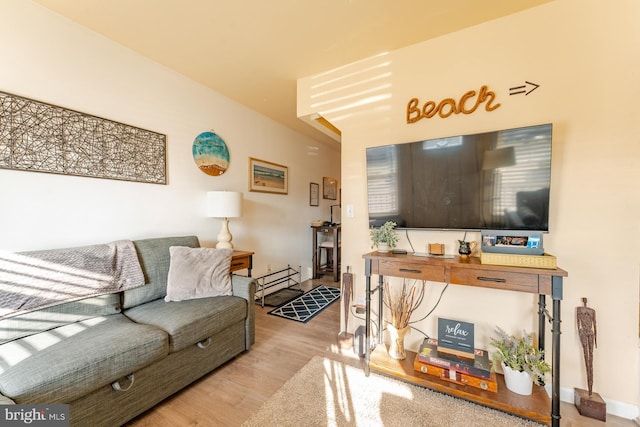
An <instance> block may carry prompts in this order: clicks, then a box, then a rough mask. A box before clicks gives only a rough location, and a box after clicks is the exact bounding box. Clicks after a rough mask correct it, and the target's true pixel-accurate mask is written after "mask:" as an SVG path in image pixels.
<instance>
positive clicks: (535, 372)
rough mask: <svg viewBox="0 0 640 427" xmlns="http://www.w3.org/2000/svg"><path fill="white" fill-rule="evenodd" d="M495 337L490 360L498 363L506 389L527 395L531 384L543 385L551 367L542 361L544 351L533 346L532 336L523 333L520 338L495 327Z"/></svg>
mask: <svg viewBox="0 0 640 427" xmlns="http://www.w3.org/2000/svg"><path fill="white" fill-rule="evenodd" d="M495 333H496V336H495V337H492V338H491V345H492V346H493V347H494V348H495V350H496V351H495V352H494V353H493V356H492V359H493V362H494V363H498V362H500V363H501V364H502V370H503V372H504V381H505V384H506V385H507V388H508V389H509V390H511V391H513V392H515V393H518V394H524V395H529V394H531V391H532V386H533V382H535V383H536V384H543V383H544V377H545V374H547V373H549V372H551V367H550V366H549V364H548V363H547V362H545V360H544V351H542V350H539V349H538V348H536V347H534V346H533V334H527V332H526V331H523V335H522V337H520V338H517V337H515V336H514V335H510V334H508V333H506V332H505V331H504V330H503V329H501V328H500V327H496V330H495Z"/></svg>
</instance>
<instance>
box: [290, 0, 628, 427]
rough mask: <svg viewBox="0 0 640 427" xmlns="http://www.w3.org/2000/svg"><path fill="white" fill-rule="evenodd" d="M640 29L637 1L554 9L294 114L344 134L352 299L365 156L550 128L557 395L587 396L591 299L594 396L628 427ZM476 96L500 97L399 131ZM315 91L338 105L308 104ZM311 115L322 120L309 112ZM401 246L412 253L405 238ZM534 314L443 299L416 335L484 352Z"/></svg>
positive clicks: (460, 294) (322, 77) (490, 302)
mask: <svg viewBox="0 0 640 427" xmlns="http://www.w3.org/2000/svg"><path fill="white" fill-rule="evenodd" d="M638 16H640V2H637V1H635V0H620V1H616V2H607V3H604V2H599V1H595V0H590V1H578V0H557V1H554V2H551V3H548V4H545V5H542V6H539V7H536V8H533V9H530V10H527V11H524V12H521V13H518V14H515V15H511V16H508V17H505V18H502V19H498V20H495V21H492V22H489V23H485V24H482V25H478V26H476V27H473V28H470V29H466V30H463V31H460V32H456V33H453V34H449V35H446V36H443V37H440V38H437V39H434V40H430V41H425V42H423V43H419V44H417V45H414V46H411V47H408V48H405V49H401V50H397V51H393V52H388V53H383V54H380V55H378V56H376V57H373V58H367V59H364V60H362V61H360V62H358V63H354V64H348V65H345V66H344V67H341V68H340V69H336V70H333V71H328V72H325V73H322V74H318V75H316V76H311V77H308V78H304V79H301V80H299V82H298V86H299V89H300V90H299V97H298V102H299V104H300V105H299V107H298V114H299V115H301V114H311V113H314V112H317V113H320V114H322V115H323V116H324V117H325V118H327V119H328V120H329V121H331V122H332V123H333V124H334V125H336V126H337V127H338V128H340V130H341V131H342V176H343V206H344V205H348V204H352V205H353V206H354V211H355V217H354V218H345V219H344V220H343V246H342V247H343V253H342V260H343V266H347V265H351V266H353V268H354V273H355V275H356V277H355V281H356V286H357V289H358V290H357V293H358V294H359V296H360V297H363V295H364V264H363V260H362V254H363V253H365V252H368V251H370V240H369V235H368V229H367V203H366V174H365V148H366V147H369V146H375V145H384V144H392V143H400V142H408V141H415V140H421V139H429V138H437V137H441V136H452V135H461V134H468V133H475V132H480V131H489V130H497V129H508V128H513V127H520V126H527V125H533V124H541V123H549V122H551V123H553V125H554V128H553V160H552V184H551V212H550V233H549V234H548V235H546V236H545V240H544V244H545V249H546V251H547V252H549V253H551V254H553V255H555V256H557V259H558V264H559V266H560V267H562V268H564V269H565V270H567V271H568V272H569V277H568V278H567V279H565V282H564V283H565V286H564V300H563V302H562V336H561V342H562V345H561V348H562V356H561V361H560V362H561V370H562V376H561V387H563V389H564V391H565V392H572V391H573V387H580V388H586V373H585V365H584V362H583V355H582V347H581V346H580V343H579V338H578V335H577V331H576V327H575V323H576V319H575V310H576V307H578V306H579V305H581V298H582V297H587V298H588V301H589V306H591V307H593V308H594V309H595V310H596V312H597V317H598V318H597V320H598V348H597V349H596V351H595V356H594V358H595V368H594V371H595V372H594V373H595V381H594V391H596V392H598V393H599V394H600V395H602V396H603V397H604V398H605V399H609V400H610V403H611V405H617V404H620V406H621V407H622V409H620V410H618V411H617V412H618V413H619V414H620V415H623V416H627V417H628V418H633V417H636V416H637V415H638V406H637V405H638V403H639V402H640V394H639V389H640V387H639V386H640V367H639V365H638V281H639V277H640V274H639V260H640V245H638V244H637V242H638V240H639V238H640V233H639V225H638V224H639V221H638V212H640V192H639V191H638V189H637V185H636V182H638V181H639V180H640V141H638V135H640V119H639V116H638V102H637V100H638V99H639V96H640V78H638V77H639V76H638V70H640V47H639V46H640V33H639V32H638V31H637V29H636V28H637V23H636V20H637V17H638ZM525 80H528V81H531V82H534V83H537V84H539V85H540V87H539V88H538V89H536V91H535V92H532V93H531V94H529V95H526V96H524V95H523V96H509V88H510V87H513V86H516V85H519V84H524V81H525ZM323 82H324V85H323V84H322V83H323ZM481 85H488V86H489V89H490V90H492V91H494V92H495V93H496V95H497V101H498V102H499V103H501V107H500V108H498V109H496V110H495V111H493V112H487V111H485V110H484V109H483V108H480V109H478V110H477V111H476V112H475V113H473V114H469V115H464V114H460V115H453V116H451V117H449V118H446V119H443V118H439V117H436V118H432V119H428V120H426V119H423V120H421V121H419V122H418V123H414V124H407V123H406V118H405V114H406V106H407V102H408V101H409V100H410V99H411V98H414V97H417V98H419V99H420V101H421V104H422V103H424V102H426V101H427V100H435V101H436V102H438V101H439V100H441V99H444V98H449V97H451V98H454V99H459V97H460V96H462V94H464V93H465V92H467V91H469V90H476V91H477V90H479V88H480V86H481ZM313 87H322V88H323V92H324V93H326V94H330V96H331V97H333V99H330V98H325V99H322V100H318V99H317V98H313V101H312V99H311V95H312V92H313ZM314 95H317V94H314ZM312 102H313V103H316V105H322V106H323V110H322V111H314V107H313V105H314V104H313V103H312ZM410 237H411V241H412V243H413V245H414V247H415V248H416V250H417V251H425V250H426V244H427V243H429V242H444V243H445V245H446V248H447V252H448V253H455V251H456V250H457V245H456V240H457V239H461V238H462V233H461V232H418V231H412V232H411V233H410ZM471 237H472V239H473V238H475V240H478V238H479V236H478V235H475V236H471ZM400 247H401V248H405V249H410V247H409V244H408V242H407V240H406V239H405V238H404V234H402V239H401V243H400ZM442 288H443V285H442V284H437V283H433V284H430V285H429V293H430V297H429V300H428V301H427V302H426V303H425V304H424V308H423V309H422V310H421V311H420V312H419V313H416V316H415V317H416V318H420V317H421V316H423V315H424V314H426V311H427V309H429V308H431V306H432V305H433V304H435V301H436V299H437V296H438V295H439V293H440V291H441V290H442ZM536 303H537V298H536V297H534V296H529V295H526V294H517V293H509V292H501V291H497V290H488V289H476V288H471V287H462V286H450V287H449V288H448V289H447V290H446V292H445V294H444V297H443V299H442V302H441V303H440V305H439V306H438V308H437V310H436V311H435V312H434V313H433V315H432V316H430V317H429V318H428V319H427V320H424V321H422V322H420V323H418V324H415V325H414V326H416V327H417V328H419V329H421V330H423V331H424V332H425V333H427V334H429V335H431V336H436V335H437V329H436V325H437V322H436V319H437V317H439V316H442V317H450V318H457V319H460V320H466V321H471V322H474V323H475V325H476V333H477V335H476V336H477V339H478V344H479V345H481V346H487V347H488V338H489V336H490V335H491V334H492V331H493V329H494V327H495V326H496V325H499V326H501V327H503V328H505V329H507V330H509V331H511V332H514V333H519V332H520V331H521V329H522V328H526V329H527V331H535V330H536V329H537V326H536V319H537V317H536ZM351 324H352V325H354V322H351ZM355 326H357V324H356V325H355ZM355 326H354V327H355ZM548 336H549V337H550V334H548ZM421 340H422V336H421V335H420V334H419V333H417V332H415V331H412V333H411V334H410V336H409V338H408V340H407V342H408V344H409V345H410V346H411V347H413V348H417V345H418V343H419V342H420V341H421ZM548 348H551V345H550V342H549V343H548ZM567 396H568V398H569V399H572V396H571V395H567V394H566V393H565V397H567ZM614 402H615V403H614ZM611 405H610V406H609V407H608V409H609V410H611V409H612V408H611ZM614 409H615V408H614ZM625 411H626V412H625Z"/></svg>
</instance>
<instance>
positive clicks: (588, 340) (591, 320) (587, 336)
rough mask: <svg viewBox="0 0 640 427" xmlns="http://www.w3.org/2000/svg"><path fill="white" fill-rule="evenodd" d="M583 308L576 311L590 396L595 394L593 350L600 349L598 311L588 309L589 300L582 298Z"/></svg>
mask: <svg viewBox="0 0 640 427" xmlns="http://www.w3.org/2000/svg"><path fill="white" fill-rule="evenodd" d="M582 305H583V306H582V307H578V308H577V309H576V319H577V322H578V335H579V336H580V342H581V343H582V349H583V350H584V363H585V365H586V366H587V386H588V389H589V396H591V395H592V393H593V348H594V346H595V347H596V348H597V347H598V333H597V330H596V311H595V310H594V309H593V308H590V307H587V299H586V298H582Z"/></svg>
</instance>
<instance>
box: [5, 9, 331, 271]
mask: <svg viewBox="0 0 640 427" xmlns="http://www.w3.org/2000/svg"><path fill="white" fill-rule="evenodd" d="M0 16H2V25H0V58H2V65H1V66H0V91H4V92H9V93H13V94H15V95H19V96H24V97H28V98H32V99H35V100H38V101H43V102H48V103H51V104H54V105H59V106H62V107H66V108H70V109H74V110H77V111H81V112H84V113H88V114H92V115H96V116H99V117H103V118H107V119H111V120H115V121H119V122H122V123H126V124H129V125H132V126H137V127H141V128H145V129H150V130H153V131H156V132H160V133H164V134H166V135H167V154H168V157H167V164H168V174H167V175H168V185H154V184H143V183H134V182H120V181H113V180H105V179H95V178H83V177H72V176H64V175H53V174H43V173H34V172H23V171H12V170H2V169H0V250H10V251H20V250H35V249H46V248H56V247H65V246H74V245H83V244H93V243H101V242H108V241H111V240H115V239H136V238H146V237H160V236H170V235H181V234H195V235H197V236H198V237H199V238H200V240H201V243H202V244H203V245H205V246H212V245H213V244H214V243H215V240H216V236H217V234H218V231H219V229H220V221H219V220H217V219H213V218H207V217H206V216H205V193H206V192H207V191H209V190H235V191H243V192H244V198H245V203H244V214H243V216H242V218H239V219H232V220H231V222H230V229H231V232H232V233H233V236H234V238H233V241H234V244H235V246H236V248H238V249H243V250H252V251H255V252H256V255H255V256H254V267H255V268H254V275H259V274H263V273H265V272H266V267H267V265H271V266H272V268H277V267H279V266H286V265H287V264H291V265H292V266H295V267H297V266H299V265H301V266H303V273H306V271H307V267H309V266H310V265H311V252H312V251H311V231H310V228H309V227H310V223H311V220H313V219H329V204H330V201H327V200H321V201H320V204H321V206H320V207H310V206H309V182H311V181H312V182H318V183H322V177H323V176H330V177H334V178H337V179H338V180H340V166H339V165H340V153H339V152H338V151H337V150H335V149H332V148H329V147H327V146H324V145H320V144H318V143H316V142H314V141H313V140H311V139H309V138H307V137H305V136H303V135H300V134H298V133H296V132H293V131H291V130H290V129H288V128H286V127H284V126H282V125H280V124H278V123H276V122H274V121H272V120H271V119H268V118H266V117H265V116H262V115H260V114H257V113H256V112H254V111H252V110H249V109H247V108H245V107H243V106H242V105H239V104H238V103H236V102H234V101H231V100H230V99H228V98H225V97H223V96H221V95H220V94H218V93H216V92H213V91H211V90H209V89H207V88H205V87H203V86H201V85H199V84H197V83H194V82H193V81H191V80H188V79H187V78H185V77H183V76H181V75H179V74H177V73H175V72H173V71H170V70H168V69H167V68H165V67H162V66H160V65H158V64H156V63H154V62H152V61H150V60H148V59H146V58H143V57H141V56H139V55H138V54H136V53H134V52H132V51H130V50H128V49H125V48H123V47H122V46H120V45H118V44H115V43H113V42H111V41H109V40H106V39H105V38H103V37H102V36H99V35H97V34H95V33H92V32H89V31H87V30H86V29H84V28H83V27H80V26H78V25H76V24H74V23H72V22H70V21H68V20H66V19H63V18H61V17H60V16H58V15H56V14H54V13H52V12H50V11H48V10H47V9H44V8H42V7H40V6H38V5H36V4H34V3H31V2H28V1H22V0H2V1H1V2H0ZM208 130H214V131H215V132H216V133H218V134H219V135H220V136H221V137H222V138H223V139H224V140H225V142H226V143H227V146H228V147H229V150H230V153H231V165H230V167H229V169H228V170H227V172H226V173H225V174H223V175H222V176H219V177H212V176H208V175H206V174H204V173H203V172H201V171H200V170H199V169H198V168H197V166H196V165H195V163H194V161H193V157H192V154H191V147H192V144H193V141H194V139H195V137H196V136H197V135H198V134H200V133H201V132H204V131H208ZM249 157H255V158H258V159H263V160H267V161H271V162H274V163H279V164H283V165H286V166H288V167H289V174H290V175H289V194H288V195H276V194H264V193H256V192H249V191H248V158H249Z"/></svg>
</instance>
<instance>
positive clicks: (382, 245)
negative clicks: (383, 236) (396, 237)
mask: <svg viewBox="0 0 640 427" xmlns="http://www.w3.org/2000/svg"><path fill="white" fill-rule="evenodd" d="M378 252H389V245H388V244H386V243H379V244H378Z"/></svg>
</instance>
